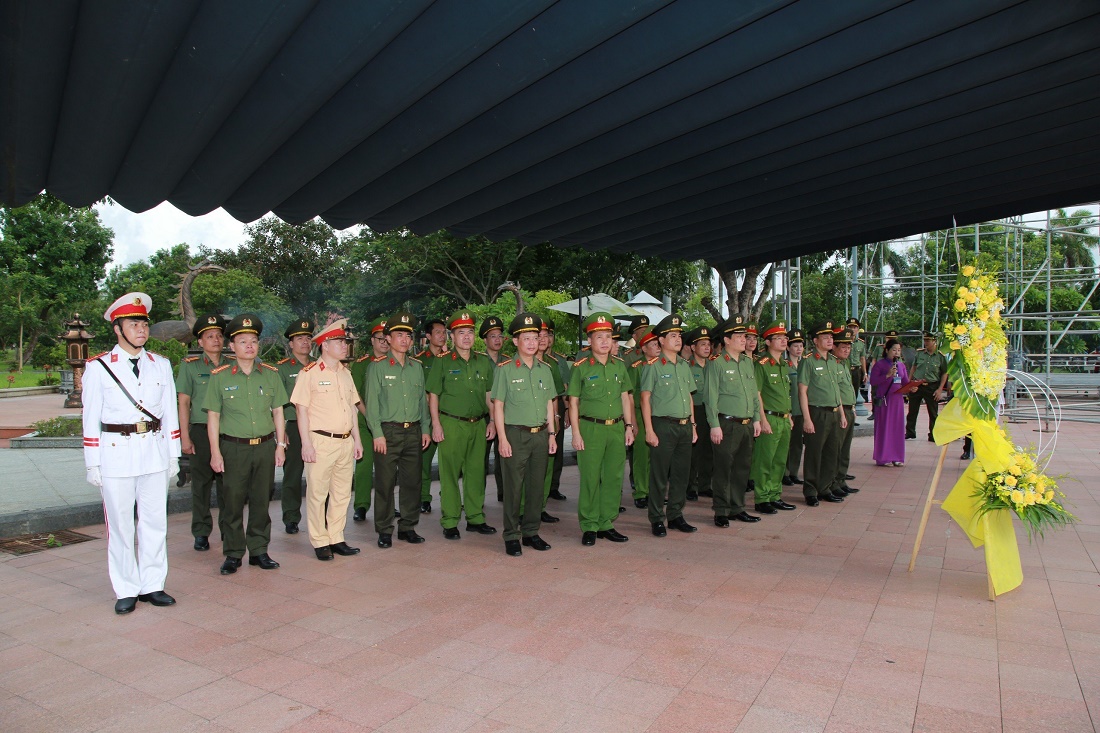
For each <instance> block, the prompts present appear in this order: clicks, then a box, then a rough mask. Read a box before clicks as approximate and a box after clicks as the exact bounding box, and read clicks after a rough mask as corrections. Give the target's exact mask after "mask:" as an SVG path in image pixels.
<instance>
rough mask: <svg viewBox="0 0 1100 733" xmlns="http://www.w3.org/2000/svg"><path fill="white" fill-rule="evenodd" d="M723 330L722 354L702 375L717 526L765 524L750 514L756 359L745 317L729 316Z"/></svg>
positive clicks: (756, 408) (756, 428)
mask: <svg viewBox="0 0 1100 733" xmlns="http://www.w3.org/2000/svg"><path fill="white" fill-rule="evenodd" d="M718 328H719V331H720V333H721V334H722V352H721V353H720V354H718V356H717V357H716V358H714V359H712V360H711V361H709V362H708V363H707V366H706V369H705V370H704V372H703V404H704V405H705V407H706V411H707V422H708V423H709V424H710V426H711V427H710V433H709V435H708V438H709V440H710V442H711V443H713V444H714V477H713V479H712V480H711V490H712V491H713V492H714V498H713V501H712V506H713V508H714V526H715V527H728V526H730V520H731V519H734V520H736V521H739V522H759V521H760V517H758V516H756V515H754V514H749V513H748V512H747V511H745V491H746V487H747V486H748V481H749V469H750V467H751V465H752V445H753V439H754V438H755V437H756V436H757V435H759V434H760V395H759V391H758V389H757V386H756V371H755V368H754V364H753V361H752V357H751V356H750V355H749V354H748V352H746V351H745V341H746V338H745V329H746V326H745V323H744V319H743V318H742V317H741V316H730V317H729V318H728V319H726V321H725V323H723V324H720V325H719V327H718Z"/></svg>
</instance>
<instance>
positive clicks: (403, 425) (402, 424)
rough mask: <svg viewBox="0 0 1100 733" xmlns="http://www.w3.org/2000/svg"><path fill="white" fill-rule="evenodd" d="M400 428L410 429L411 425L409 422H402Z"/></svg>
mask: <svg viewBox="0 0 1100 733" xmlns="http://www.w3.org/2000/svg"><path fill="white" fill-rule="evenodd" d="M401 427H403V428H411V427H412V423H411V422H403V423H401Z"/></svg>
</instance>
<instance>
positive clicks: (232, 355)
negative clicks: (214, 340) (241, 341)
mask: <svg viewBox="0 0 1100 733" xmlns="http://www.w3.org/2000/svg"><path fill="white" fill-rule="evenodd" d="M222 358H223V359H232V360H233V361H236V360H237V355H236V354H222Z"/></svg>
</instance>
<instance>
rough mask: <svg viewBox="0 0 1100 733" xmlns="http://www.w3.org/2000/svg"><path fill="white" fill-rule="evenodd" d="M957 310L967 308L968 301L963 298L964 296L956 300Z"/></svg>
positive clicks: (960, 310)
mask: <svg viewBox="0 0 1100 733" xmlns="http://www.w3.org/2000/svg"><path fill="white" fill-rule="evenodd" d="M955 310H957V311H959V312H960V313H961V312H962V311H964V310H966V301H965V300H963V299H962V298H959V299H958V300H956V301H955Z"/></svg>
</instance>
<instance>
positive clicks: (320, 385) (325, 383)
mask: <svg viewBox="0 0 1100 733" xmlns="http://www.w3.org/2000/svg"><path fill="white" fill-rule="evenodd" d="M331 384H332V382H318V383H317V385H318V386H319V387H328V386H329V385H331Z"/></svg>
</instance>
